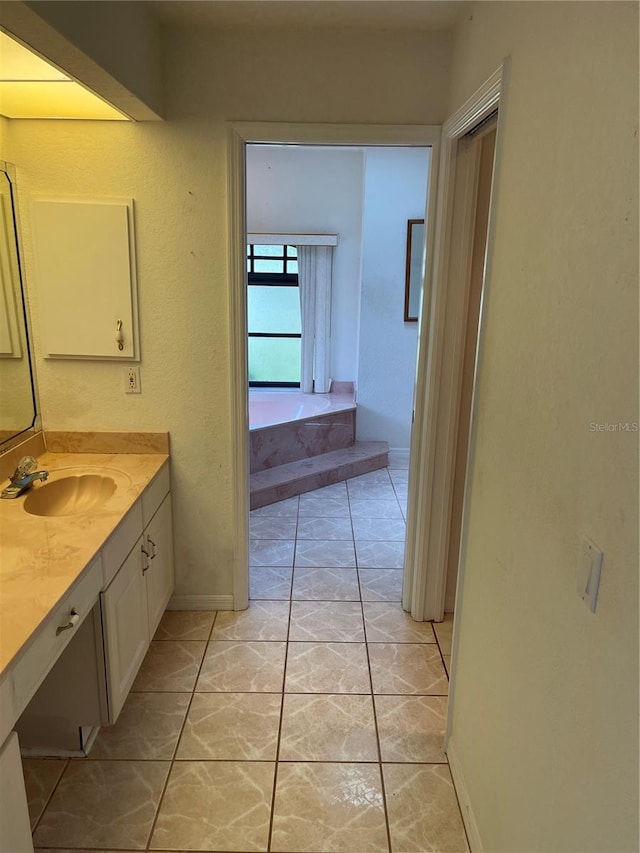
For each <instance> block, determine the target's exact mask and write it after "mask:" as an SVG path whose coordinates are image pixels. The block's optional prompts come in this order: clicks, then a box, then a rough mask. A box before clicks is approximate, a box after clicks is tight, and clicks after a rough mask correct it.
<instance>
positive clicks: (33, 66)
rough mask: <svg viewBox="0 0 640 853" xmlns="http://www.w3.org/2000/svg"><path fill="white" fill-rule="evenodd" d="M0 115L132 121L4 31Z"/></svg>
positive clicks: (0, 45)
mask: <svg viewBox="0 0 640 853" xmlns="http://www.w3.org/2000/svg"><path fill="white" fill-rule="evenodd" d="M0 115H3V116H5V117H6V118H68V119H102V120H111V121H129V120H130V119H129V117H128V116H126V115H124V113H121V112H120V111H119V110H117V109H116V108H115V107H112V106H111V104H108V103H107V102H106V101H103V100H102V98H99V97H98V96H97V95H95V94H94V93H93V92H91V91H89V89H86V88H85V87H84V86H81V85H80V83H77V82H76V81H75V80H72V79H71V78H70V77H69V76H67V75H66V74H65V73H64V72H63V71H60V70H59V69H58V68H56V67H55V66H54V65H51V64H50V63H49V62H47V61H46V60H44V59H42V58H41V57H39V56H37V55H36V54H35V53H32V51H31V50H29V48H27V47H24V46H23V45H22V44H20V43H19V42H17V41H15V39H12V38H11V37H10V36H8V35H7V34H6V33H3V32H0Z"/></svg>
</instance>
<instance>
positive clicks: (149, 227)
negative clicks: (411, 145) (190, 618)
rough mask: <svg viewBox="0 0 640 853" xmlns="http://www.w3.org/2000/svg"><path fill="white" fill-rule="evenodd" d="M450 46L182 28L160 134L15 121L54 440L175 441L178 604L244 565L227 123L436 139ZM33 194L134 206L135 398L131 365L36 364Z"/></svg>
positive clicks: (157, 127) (210, 593)
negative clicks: (57, 434)
mask: <svg viewBox="0 0 640 853" xmlns="http://www.w3.org/2000/svg"><path fill="white" fill-rule="evenodd" d="M450 47H451V38H450V36H449V35H448V34H447V33H428V32H418V31H416V32H411V33H409V32H402V31H399V32H388V33H387V32H384V33H381V32H371V33H361V32H354V31H349V32H347V31H344V32H343V31H322V30H317V31H295V30H293V31H286V32H276V31H264V32H258V31H251V30H249V31H243V32H239V31H221V32H214V31H208V30H206V28H191V29H189V28H185V29H180V28H178V27H173V28H172V29H171V30H170V31H168V32H167V34H166V36H165V41H164V65H165V76H166V98H165V104H166V109H165V115H166V116H167V121H165V122H154V123H146V122H139V123H135V124H125V123H123V122H118V123H109V122H75V121H65V122H55V121H49V122H45V121H13V122H9V123H8V125H9V126H8V128H7V133H6V139H5V141H4V145H3V151H2V152H0V157H2V158H3V159H7V160H10V161H12V162H14V163H15V164H16V165H17V168H18V188H19V194H20V199H19V200H20V210H21V224H22V237H23V246H24V256H25V268H26V281H27V290H28V295H29V301H30V309H31V315H32V319H33V328H34V335H33V339H34V349H35V353H36V358H35V361H36V370H37V373H38V384H39V390H40V402H41V408H42V415H43V423H44V426H45V427H46V428H47V429H78V430H82V429H87V430H91V429H114V430H132V429H137V430H144V429H147V430H160V429H168V430H169V431H170V433H171V454H172V488H173V494H174V501H173V507H174V527H175V551H176V573H177V577H176V593H177V594H178V595H180V596H186V595H192V596H194V595H197V596H202V597H204V598H201V599H199V601H204V600H206V603H207V604H208V605H209V606H212V607H215V606H218V605H226V606H229V603H230V596H231V592H232V570H233V565H234V561H235V559H236V543H235V541H234V529H235V519H234V517H233V505H234V502H233V499H232V495H233V490H234V489H235V488H239V487H241V486H240V485H239V484H236V483H234V481H233V458H232V454H233V449H234V447H235V446H236V445H235V442H236V438H235V437H234V436H232V434H231V413H230V398H231V388H230V381H231V380H230V328H229V325H230V309H229V299H230V294H229V283H228V282H229V278H228V261H229V259H228V221H227V193H228V187H227V131H228V125H227V121H229V120H252V121H293V122H305V121H306V122H350V123H367V122H369V123H380V124H394V123H396V124H412V123H413V124H438V123H440V122H442V120H443V118H444V115H445V111H446V101H447V89H448V84H449V57H450ZM425 81H428V83H429V85H428V86H427V85H426V83H425ZM31 195H58V196H68V197H74V196H83V195H84V196H108V197H132V198H134V199H135V217H136V246H137V272H138V299H139V308H140V311H139V313H140V331H141V364H140V373H141V388H142V393H141V394H140V395H127V396H125V395H124V393H123V390H122V388H123V380H122V365H118V364H110V363H102V362H75V361H74V362H70V361H65V362H62V361H58V360H45V359H44V358H43V357H42V348H41V346H40V331H39V306H38V304H37V299H36V295H35V288H34V287H32V286H31V279H32V277H33V274H34V270H33V251H32V235H31V227H30V219H29V197H30V196H31ZM194 472H198V473H197V475H194Z"/></svg>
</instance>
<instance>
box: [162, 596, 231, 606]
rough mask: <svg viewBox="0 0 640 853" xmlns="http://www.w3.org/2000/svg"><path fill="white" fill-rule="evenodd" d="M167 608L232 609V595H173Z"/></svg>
mask: <svg viewBox="0 0 640 853" xmlns="http://www.w3.org/2000/svg"><path fill="white" fill-rule="evenodd" d="M167 610H233V596H232V595H174V596H172V597H171V599H170V600H169V604H168V605H167Z"/></svg>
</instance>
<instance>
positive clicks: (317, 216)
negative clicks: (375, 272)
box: [247, 145, 364, 382]
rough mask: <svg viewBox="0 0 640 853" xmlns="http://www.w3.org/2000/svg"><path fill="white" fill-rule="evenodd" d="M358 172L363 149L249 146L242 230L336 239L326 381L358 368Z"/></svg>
mask: <svg viewBox="0 0 640 853" xmlns="http://www.w3.org/2000/svg"><path fill="white" fill-rule="evenodd" d="M363 171H364V155H363V152H362V149H361V148H354V149H349V148H343V149H336V148H322V147H319V146H301V145H286V146H277V145H249V146H248V148H247V231H249V232H251V231H257V232H263V233H267V234H270V233H276V234H277V233H285V234H286V233H290V234H298V233H303V234H305V233H306V234H337V235H338V245H337V246H336V247H335V249H334V250H333V264H332V285H331V286H332V293H331V373H330V376H331V378H332V379H336V380H338V381H346V382H354V381H355V380H356V378H357V370H358V328H359V325H360V324H359V319H360V318H359V315H360V262H361V237H362V181H363Z"/></svg>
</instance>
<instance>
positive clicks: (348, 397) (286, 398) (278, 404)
mask: <svg viewBox="0 0 640 853" xmlns="http://www.w3.org/2000/svg"><path fill="white" fill-rule="evenodd" d="M354 408H355V402H354V399H353V394H303V393H302V392H301V391H289V390H286V391H258V390H253V389H252V390H251V391H249V429H251V430H254V429H264V427H268V426H275V425H277V424H285V423H288V422H289V421H300V420H305V419H308V418H317V417H318V416H320V415H328V414H330V413H332V412H343V411H348V410H349V409H354Z"/></svg>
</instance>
